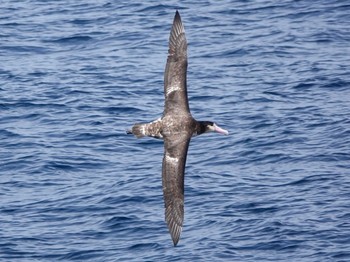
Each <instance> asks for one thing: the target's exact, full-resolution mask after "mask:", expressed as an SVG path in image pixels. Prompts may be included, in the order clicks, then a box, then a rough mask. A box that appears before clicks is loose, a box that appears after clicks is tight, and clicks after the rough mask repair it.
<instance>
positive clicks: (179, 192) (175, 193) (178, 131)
mask: <svg viewBox="0 0 350 262" xmlns="http://www.w3.org/2000/svg"><path fill="white" fill-rule="evenodd" d="M186 75H187V41H186V36H185V29H184V26H183V24H182V22H181V18H180V14H179V12H178V11H176V13H175V17H174V22H173V26H172V29H171V32H170V38H169V51H168V59H167V63H166V67H165V73H164V96H165V104H164V112H163V116H162V117H161V118H159V119H157V120H155V121H153V122H151V123H148V124H135V125H134V126H133V127H132V129H131V130H129V131H127V133H128V134H134V135H135V136H136V137H138V138H140V137H143V136H151V137H155V138H161V139H163V140H164V157H163V168H162V183H163V196H164V205H165V221H166V223H167V225H168V228H169V231H170V235H171V237H172V240H173V243H174V245H175V246H176V245H177V243H178V242H179V239H180V234H181V231H182V226H183V221H184V174H185V165H186V157H187V151H188V146H189V144H190V140H191V137H192V136H196V135H200V134H202V133H206V132H210V131H213V132H214V131H215V132H219V133H223V134H226V135H227V134H228V132H227V131H226V130H224V129H221V128H220V127H218V126H217V125H216V124H214V123H213V122H209V121H196V120H195V119H194V118H193V117H192V115H191V112H190V108H189V105H188V98H187V83H186Z"/></svg>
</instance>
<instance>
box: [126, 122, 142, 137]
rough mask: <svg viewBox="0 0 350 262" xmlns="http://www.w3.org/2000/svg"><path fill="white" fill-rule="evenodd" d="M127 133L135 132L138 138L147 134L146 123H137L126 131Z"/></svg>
mask: <svg viewBox="0 0 350 262" xmlns="http://www.w3.org/2000/svg"><path fill="white" fill-rule="evenodd" d="M126 133H127V134H133V135H134V136H136V137H137V138H141V137H144V136H146V124H135V125H134V126H133V127H132V128H131V130H127V131H126Z"/></svg>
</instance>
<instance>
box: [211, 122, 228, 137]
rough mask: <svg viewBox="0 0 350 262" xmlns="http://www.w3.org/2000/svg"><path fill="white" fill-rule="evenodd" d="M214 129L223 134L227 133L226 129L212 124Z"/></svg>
mask: <svg viewBox="0 0 350 262" xmlns="http://www.w3.org/2000/svg"><path fill="white" fill-rule="evenodd" d="M214 131H215V132H218V133H220V134H223V135H228V131H227V130H225V129H223V128H221V127H219V126H218V125H216V124H214Z"/></svg>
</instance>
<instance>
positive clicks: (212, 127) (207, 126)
mask: <svg viewBox="0 0 350 262" xmlns="http://www.w3.org/2000/svg"><path fill="white" fill-rule="evenodd" d="M199 124H200V127H201V128H200V132H199V134H203V133H208V132H217V133H220V134H223V135H228V131H227V130H225V129H223V128H221V127H219V126H218V125H217V124H215V123H214V122H211V121H199ZM199 134H198V135H199Z"/></svg>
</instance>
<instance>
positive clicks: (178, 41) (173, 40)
mask: <svg viewBox="0 0 350 262" xmlns="http://www.w3.org/2000/svg"><path fill="white" fill-rule="evenodd" d="M186 74H187V41H186V36H185V29H184V26H183V24H182V22H181V18H180V14H179V12H178V11H176V14H175V17H174V22H173V26H172V28H171V32H170V37H169V51H168V60H167V63H166V67H165V73H164V95H165V105H164V115H166V114H168V113H171V112H175V111H176V112H178V111H179V110H181V111H183V112H186V113H189V112H190V109H189V106H188V98H187V85H186Z"/></svg>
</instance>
